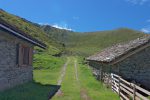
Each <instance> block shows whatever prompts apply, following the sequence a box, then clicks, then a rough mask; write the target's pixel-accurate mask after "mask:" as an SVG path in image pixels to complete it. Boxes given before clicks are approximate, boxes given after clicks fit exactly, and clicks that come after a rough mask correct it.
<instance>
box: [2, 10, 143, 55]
mask: <svg viewBox="0 0 150 100" xmlns="http://www.w3.org/2000/svg"><path fill="white" fill-rule="evenodd" d="M0 19H2V20H5V21H7V22H8V23H10V24H11V25H13V26H15V27H17V28H19V29H20V30H22V31H24V32H25V33H27V34H30V35H32V36H33V37H35V38H37V39H39V40H41V41H43V42H44V43H46V44H47V46H48V49H47V51H49V52H50V54H52V55H53V54H57V53H59V52H62V51H63V52H64V54H68V55H81V56H89V55H91V54H93V53H96V52H98V51H100V50H102V49H104V48H105V47H108V46H111V45H113V44H116V43H119V42H125V41H129V40H132V39H135V38H138V37H141V36H143V35H144V33H142V32H139V31H135V30H131V29H127V28H120V29H116V30H110V31H100V32H87V33H77V32H72V31H67V30H62V29H57V28H54V27H52V26H50V25H39V24H36V23H33V22H30V21H28V20H26V19H24V18H20V17H18V16H15V15H12V14H9V13H7V12H5V11H3V10H0Z"/></svg>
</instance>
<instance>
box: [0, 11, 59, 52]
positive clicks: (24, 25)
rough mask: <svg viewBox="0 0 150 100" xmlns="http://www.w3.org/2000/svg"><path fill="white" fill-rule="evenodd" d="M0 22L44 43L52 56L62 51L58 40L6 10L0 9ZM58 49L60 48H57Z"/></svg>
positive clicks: (37, 26)
mask: <svg viewBox="0 0 150 100" xmlns="http://www.w3.org/2000/svg"><path fill="white" fill-rule="evenodd" d="M0 20H4V21H6V22H7V23H9V24H11V25H13V26H14V27H16V28H18V29H20V30H22V31H24V32H25V33H27V34H29V35H31V36H32V37H34V38H36V39H38V40H40V41H43V42H44V43H45V44H46V45H47V46H48V49H47V50H50V52H51V53H52V54H55V53H58V52H60V50H61V49H62V46H61V44H59V43H58V42H57V41H56V40H54V39H53V38H51V37H49V36H48V35H47V34H46V33H45V32H44V31H43V30H42V29H41V28H40V25H38V24H35V23H32V22H30V21H28V20H26V19H24V18H20V17H18V16H15V15H12V14H9V13H7V12H5V11H4V10H1V9H0ZM57 47H58V48H57Z"/></svg>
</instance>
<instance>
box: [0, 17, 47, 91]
mask: <svg viewBox="0 0 150 100" xmlns="http://www.w3.org/2000/svg"><path fill="white" fill-rule="evenodd" d="M34 46H39V47H41V48H46V45H45V44H43V43H41V42H40V41H38V40H36V39H34V38H32V37H31V36H30V35H28V34H26V33H24V32H22V31H20V30H19V29H17V28H16V27H14V26H11V25H10V24H8V23H6V22H5V21H3V20H1V19H0V91H3V90H5V89H9V88H12V87H14V86H16V85H19V84H23V83H25V82H28V81H31V80H32V77H33V73H32V71H33V68H32V59H33V47H34Z"/></svg>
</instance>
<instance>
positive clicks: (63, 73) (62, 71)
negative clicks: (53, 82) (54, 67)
mask: <svg viewBox="0 0 150 100" xmlns="http://www.w3.org/2000/svg"><path fill="white" fill-rule="evenodd" d="M69 62H70V59H69V58H67V61H66V63H65V64H64V66H63V68H62V70H61V75H60V77H59V79H58V82H57V85H61V83H62V81H63V78H64V76H65V74H66V69H67V66H68V63H69ZM56 95H57V96H61V95H63V92H62V91H61V89H59V90H58V92H57V93H56Z"/></svg>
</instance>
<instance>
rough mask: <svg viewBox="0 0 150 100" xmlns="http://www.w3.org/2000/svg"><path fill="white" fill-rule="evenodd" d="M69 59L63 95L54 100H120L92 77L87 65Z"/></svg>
mask: <svg viewBox="0 0 150 100" xmlns="http://www.w3.org/2000/svg"><path fill="white" fill-rule="evenodd" d="M69 59H70V62H69V63H68V67H67V69H66V75H65V77H64V80H63V82H62V87H61V91H62V95H55V96H54V98H53V99H52V100H119V97H118V96H117V95H116V94H115V93H113V92H112V91H111V90H110V89H107V88H106V87H104V86H103V85H102V84H101V83H100V82H99V81H97V80H96V79H95V78H94V77H93V76H92V74H91V70H90V69H89V68H88V66H87V65H83V64H82V63H81V62H80V60H79V59H77V58H76V57H69ZM75 66H76V67H77V69H76V67H75ZM77 77H78V78H77Z"/></svg>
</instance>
